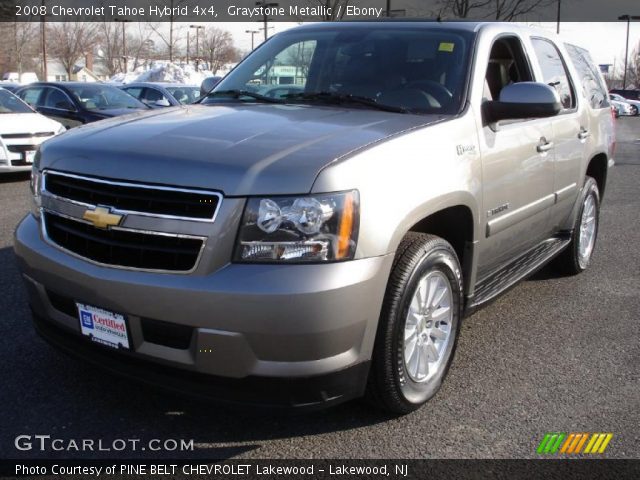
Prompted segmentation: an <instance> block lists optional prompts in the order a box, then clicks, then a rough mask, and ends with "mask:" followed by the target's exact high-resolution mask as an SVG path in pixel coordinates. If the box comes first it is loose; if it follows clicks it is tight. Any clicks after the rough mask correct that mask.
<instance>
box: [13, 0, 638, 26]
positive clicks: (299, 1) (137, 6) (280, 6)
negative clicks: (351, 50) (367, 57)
mask: <svg viewBox="0 0 640 480" xmlns="http://www.w3.org/2000/svg"><path fill="white" fill-rule="evenodd" d="M0 5H1V7H0V21H4V22H15V21H18V22H30V21H40V20H42V19H45V20H46V21H50V22H69V21H88V22H101V21H115V20H116V19H117V20H119V21H122V20H124V21H130V22H144V21H153V22H170V21H172V22H194V21H195V22H249V21H263V20H265V19H267V20H268V21H270V22H313V21H326V20H371V19H381V18H385V17H403V18H414V19H416V18H425V19H441V20H458V19H463V20H483V21H484V20H487V21H492V20H501V21H527V22H545V21H547V22H554V21H556V20H557V19H558V18H561V19H562V21H564V22H571V21H580V22H608V21H616V20H619V19H620V17H621V16H624V15H632V14H633V13H634V11H636V13H640V12H637V10H638V8H637V0H617V1H615V2H614V4H612V3H611V2H602V1H597V0H502V1H500V2H487V1H482V0H475V1H474V0H469V1H468V2H460V1H451V0H449V1H447V0H332V1H320V0H277V1H275V0H274V1H272V0H258V1H256V0H12V1H10V0H0Z"/></svg>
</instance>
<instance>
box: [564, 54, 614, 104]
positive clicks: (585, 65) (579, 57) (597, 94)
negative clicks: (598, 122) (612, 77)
mask: <svg viewBox="0 0 640 480" xmlns="http://www.w3.org/2000/svg"><path fill="white" fill-rule="evenodd" d="M565 47H566V49H567V52H568V53H569V58H570V59H571V62H572V63H573V66H574V67H575V68H576V70H577V71H578V75H580V83H581V84H582V92H583V93H584V96H585V97H586V99H587V100H588V102H589V104H590V105H591V107H592V108H606V107H608V106H609V102H608V100H607V87H606V86H605V84H604V80H603V79H602V75H600V71H599V70H598V68H597V67H596V66H595V65H594V63H593V60H592V59H591V55H589V52H587V51H586V50H585V49H584V48H580V47H576V46H575V45H571V44H565Z"/></svg>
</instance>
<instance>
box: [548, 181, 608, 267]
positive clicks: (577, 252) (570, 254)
mask: <svg viewBox="0 0 640 480" xmlns="http://www.w3.org/2000/svg"><path fill="white" fill-rule="evenodd" d="M583 192H584V193H583V195H582V204H581V205H580V211H579V212H578V218H577V219H576V224H575V227H574V229H573V234H572V236H571V243H570V244H569V247H567V248H566V249H565V250H564V251H563V252H562V253H561V254H560V255H559V256H558V257H557V258H556V260H555V265H556V267H558V269H559V270H560V271H561V272H563V273H566V274H568V275H576V274H578V273H581V272H583V271H585V270H586V269H587V267H588V266H589V264H590V263H591V257H592V255H593V250H594V249H595V246H596V239H597V237H598V223H599V220H600V192H599V190H598V184H597V182H596V181H595V180H594V179H593V178H591V177H586V180H585V184H584V189H583Z"/></svg>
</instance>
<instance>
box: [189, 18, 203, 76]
mask: <svg viewBox="0 0 640 480" xmlns="http://www.w3.org/2000/svg"><path fill="white" fill-rule="evenodd" d="M189 28H195V29H196V70H198V58H199V55H200V30H201V29H202V30H204V27H203V26H202V25H189ZM187 39H189V35H187ZM187 50H188V47H187ZM188 54H189V53H188V52H187V55H188Z"/></svg>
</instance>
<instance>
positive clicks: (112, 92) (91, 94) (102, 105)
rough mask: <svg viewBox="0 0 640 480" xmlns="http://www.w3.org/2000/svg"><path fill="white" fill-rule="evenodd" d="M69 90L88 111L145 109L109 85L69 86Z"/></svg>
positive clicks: (133, 99) (130, 97)
mask: <svg viewBox="0 0 640 480" xmlns="http://www.w3.org/2000/svg"><path fill="white" fill-rule="evenodd" d="M67 88H68V89H69V90H70V91H71V93H72V94H73V95H74V96H75V97H76V98H77V99H78V101H79V102H80V104H81V105H82V106H83V107H84V108H86V109H87V110H109V109H114V108H132V109H136V108H145V107H144V106H143V105H142V104H141V103H140V102H139V101H137V100H136V99H135V98H133V97H132V96H131V95H129V94H128V93H125V92H123V91H122V90H120V89H119V88H116V87H111V86H108V85H91V84H87V85H68V86H67Z"/></svg>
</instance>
